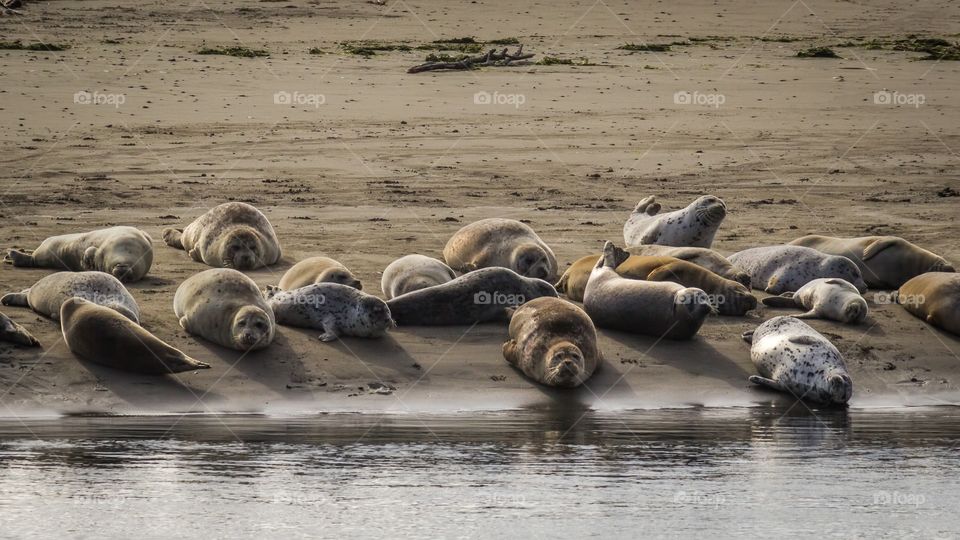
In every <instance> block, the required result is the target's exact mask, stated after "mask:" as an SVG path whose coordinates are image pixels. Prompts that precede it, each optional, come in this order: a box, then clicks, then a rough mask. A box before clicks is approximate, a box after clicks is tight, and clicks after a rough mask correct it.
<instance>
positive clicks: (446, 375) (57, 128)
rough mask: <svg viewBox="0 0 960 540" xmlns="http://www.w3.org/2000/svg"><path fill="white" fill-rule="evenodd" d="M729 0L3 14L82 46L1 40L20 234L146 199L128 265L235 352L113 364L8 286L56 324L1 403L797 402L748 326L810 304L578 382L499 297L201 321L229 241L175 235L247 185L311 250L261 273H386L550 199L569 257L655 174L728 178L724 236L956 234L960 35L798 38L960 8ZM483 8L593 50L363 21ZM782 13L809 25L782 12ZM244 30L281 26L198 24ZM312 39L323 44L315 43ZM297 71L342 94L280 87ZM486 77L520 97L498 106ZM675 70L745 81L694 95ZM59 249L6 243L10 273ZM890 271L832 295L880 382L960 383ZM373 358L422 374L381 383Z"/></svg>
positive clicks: (957, 253) (37, 235)
mask: <svg viewBox="0 0 960 540" xmlns="http://www.w3.org/2000/svg"><path fill="white" fill-rule="evenodd" d="M570 4H573V3H570ZM727 4H731V3H727V2H721V3H713V2H705V1H704V2H688V1H680V2H672V1H671V2H656V3H654V2H650V3H644V4H641V3H633V2H604V1H599V2H596V3H594V2H590V1H588V2H582V3H576V4H575V5H568V3H565V2H559V3H556V2H545V1H544V2H515V1H510V2H508V1H505V0H478V1H477V2H459V1H458V2H440V1H436V2H428V1H422V0H408V1H405V0H388V1H387V5H386V6H377V5H374V4H371V3H365V2H360V1H354V2H348V1H310V2H307V1H303V0H290V1H281V2H273V1H270V2H267V1H261V2H256V1H242V2H239V1H237V2H222V3H221V2H217V3H214V2H210V3H204V2H191V1H187V0H183V1H178V0H172V1H164V2H137V3H130V4H129V6H123V5H119V6H118V3H117V2H105V1H98V0H94V1H86V2H67V1H48V2H28V3H27V5H26V7H25V8H23V15H22V16H7V17H2V18H0V28H2V33H3V36H4V39H5V40H12V39H21V40H22V41H23V42H24V43H34V42H37V41H40V40H42V41H45V42H52V43H65V44H69V45H70V46H71V47H70V49H68V50H66V51H62V52H35V51H22V50H4V51H0V74H2V75H0V76H2V81H3V84H2V88H0V118H2V120H3V121H2V122H0V137H2V142H3V148H4V149H5V153H4V156H3V157H2V158H0V160H2V163H3V167H2V169H0V203H2V206H0V217H2V220H0V221H2V223H0V232H2V238H4V243H5V245H8V246H10V247H28V248H32V247H35V246H36V245H37V244H38V243H39V242H40V241H41V240H42V239H44V238H45V237H47V236H49V235H54V234H63V233H68V232H76V231H82V230H89V229H93V228H97V227H103V226H107V225H111V224H129V225H136V226H139V227H141V228H143V229H144V230H146V231H148V232H149V233H150V234H151V235H152V236H153V238H154V241H155V245H156V256H155V263H154V266H153V269H152V271H151V273H150V275H149V276H148V278H147V279H145V280H144V281H142V282H140V283H137V284H135V285H133V286H132V287H131V290H132V292H133V294H134V296H135V297H136V298H137V300H138V302H139V303H140V306H141V309H142V311H143V322H144V326H145V327H146V328H147V329H149V330H150V331H152V332H154V333H155V334H156V335H157V336H159V337H160V338H162V339H164V340H166V341H168V342H170V343H172V344H174V345H176V346H178V347H180V348H182V349H183V350H184V351H186V352H187V353H188V354H190V355H192V356H195V357H197V358H200V359H203V360H206V361H208V362H210V363H211V364H212V365H213V368H212V369H210V370H206V371H202V372H198V373H184V374H180V375H179V376H169V377H161V378H157V377H146V376H133V375H128V374H124V373H119V372H116V371H113V370H110V369H108V368H101V367H99V366H96V365H92V364H89V363H86V362H81V361H78V360H76V359H75V358H74V357H73V356H72V355H71V354H70V353H69V351H68V350H67V349H66V347H65V345H64V343H63V341H62V339H61V337H60V334H59V327H58V325H57V324H56V323H54V322H52V321H49V320H45V319H41V318H39V317H37V316H36V315H34V314H33V313H32V312H30V311H27V310H24V309H14V308H4V310H3V311H4V313H7V314H8V315H10V316H11V317H12V318H14V319H15V320H16V321H17V322H19V323H21V324H23V325H24V326H26V327H27V328H28V329H30V330H31V331H32V332H33V333H34V334H35V335H36V336H37V337H38V338H39V339H40V340H41V341H42V343H43V345H44V346H43V349H42V350H29V349H22V348H16V347H12V346H8V345H0V403H2V405H3V408H0V415H9V414H18V415H23V414H27V413H36V414H42V413H49V412H116V413H159V412H187V411H193V412H209V411H263V412H289V413H309V412H315V411H328V410H367V411H391V412H403V411H419V410H448V411H449V410H462V409H480V408H504V407H515V406H527V405H529V406H537V405H544V404H549V403H551V402H556V401H568V402H582V403H584V404H587V405H590V406H593V407H597V408H624V407H675V406H697V405H702V406H740V405H751V404H757V403H760V404H765V403H770V402H778V403H785V404H787V405H790V404H791V403H792V400H790V399H787V398H786V397H785V396H781V395H778V394H774V393H770V392H766V391H763V390H759V389H756V388H753V387H751V385H750V384H749V383H748V382H747V376H748V375H749V374H751V373H753V367H752V365H751V363H750V360H749V352H748V346H747V345H746V344H745V343H743V342H742V341H741V340H740V337H739V336H740V334H741V333H742V332H743V331H745V330H747V329H751V328H753V327H755V326H756V325H757V324H758V323H759V322H761V321H762V320H763V319H764V318H767V317H769V316H771V315H774V314H784V313H788V311H787V310H770V309H760V310H758V311H757V312H756V313H755V314H751V315H750V316H748V317H743V318H738V317H713V318H711V319H710V320H709V321H708V322H707V323H706V324H705V325H704V327H703V329H702V330H701V331H700V334H699V336H698V337H697V338H696V339H694V340H693V341H689V342H665V341H661V342H656V340H654V339H651V338H646V337H642V336H633V335H627V334H620V333H616V332H602V339H601V346H602V349H603V353H604V355H605V356H606V363H605V365H604V366H603V368H602V370H601V371H600V372H599V373H598V374H597V375H596V377H595V378H594V379H592V380H591V381H590V382H589V383H588V385H587V387H586V388H582V389H580V390H577V391H573V392H554V391H550V390H546V389H543V388H540V387H537V386H536V385H534V384H532V383H531V382H529V381H528V380H526V379H524V378H523V376H522V375H520V374H519V373H518V372H516V371H514V370H513V369H512V368H510V367H509V366H507V364H506V363H505V362H504V360H503V358H502V356H501V354H500V346H501V343H502V342H503V341H504V339H505V336H506V326H505V325H497V324H485V325H480V326H477V327H475V328H457V327H454V328H401V329H398V330H397V331H395V332H393V333H392V334H391V336H390V337H389V338H387V339H384V340H379V341H373V340H360V339H345V340H343V341H341V342H336V343H331V344H327V343H321V342H320V341H318V340H317V339H316V336H317V334H318V332H317V331H303V330H296V329H291V328H282V329H281V330H280V332H279V333H278V337H277V339H276V341H275V342H274V344H273V345H272V346H271V347H270V348H269V349H267V350H266V351H262V352H256V353H251V354H247V355H243V356H240V355H239V354H238V353H236V352H234V351H227V350H224V349H221V348H218V347H216V346H214V345H211V344H208V343H205V342H203V341H201V340H199V339H195V338H193V337H190V336H188V335H187V334H185V333H184V332H183V331H182V330H181V329H180V328H179V327H178V326H177V323H176V320H175V318H174V316H173V310H172V299H173V293H174V291H175V289H176V287H177V285H178V283H179V282H181V281H182V280H183V279H185V278H186V277H187V276H189V275H191V274H193V273H195V272H198V271H201V270H204V269H205V267H204V266H201V265H199V264H197V263H194V262H192V261H191V260H190V259H189V257H188V256H187V255H186V253H184V252H181V251H176V250H174V249H171V248H168V247H166V246H164V245H163V243H162V241H161V240H160V230H161V229H162V228H163V227H165V226H170V225H174V224H185V223H187V222H188V221H189V220H191V219H193V218H194V217H196V216H197V215H199V214H200V213H202V212H203V211H205V209H207V208H210V207H212V206H214V205H216V204H219V203H222V202H225V201H228V200H240V201H247V202H250V203H252V204H255V205H256V206H258V207H259V208H261V209H262V210H263V211H264V212H265V213H266V214H267V215H268V216H269V217H270V218H271V220H272V222H273V224H274V226H275V227H276V229H277V232H278V234H279V236H280V238H281V241H282V243H283V246H284V252H285V255H284V260H283V262H282V264H279V265H277V266H275V267H273V268H270V269H268V270H261V271H257V272H252V273H251V275H252V276H253V277H254V279H256V281H257V282H258V283H259V284H261V285H268V284H273V283H276V282H277V281H278V280H279V277H280V275H282V273H283V272H284V271H285V270H286V269H287V268H289V266H290V265H292V264H293V263H294V262H296V261H297V260H300V259H302V258H304V257H307V256H311V255H327V256H331V257H334V258H336V259H338V260H340V261H342V262H343V263H345V264H346V265H347V266H348V267H350V268H351V269H352V270H353V271H354V272H355V273H356V274H357V275H358V276H359V277H360V278H361V279H362V280H363V282H364V284H365V289H366V290H368V291H370V292H373V293H375V294H379V293H380V291H379V277H380V271H381V270H382V269H383V268H384V267H385V266H386V265H387V264H388V263H389V262H390V261H391V260H393V259H394V258H396V257H399V256H401V255H404V254H407V253H423V254H426V255H433V256H440V253H441V250H442V248H443V245H444V242H445V241H446V239H447V238H448V237H449V235H450V234H452V233H453V232H454V231H455V230H457V229H458V228H459V227H461V226H463V225H464V224H466V223H469V222H470V221H472V220H475V219H478V218H482V217H490V216H503V217H511V218H516V219H523V220H526V221H527V222H528V223H530V224H531V225H532V226H533V227H534V228H535V229H536V230H537V231H538V232H539V233H540V235H541V236H542V237H543V238H544V240H546V241H547V242H548V243H549V244H550V245H551V246H553V248H554V249H555V251H556V253H557V256H558V258H559V260H560V261H561V263H562V265H564V266H565V265H566V264H569V263H570V262H572V261H574V260H576V259H577V258H578V257H580V256H582V255H584V254H587V253H591V252H595V251H596V250H597V249H599V247H600V246H601V244H602V241H603V240H605V239H612V240H614V241H617V242H619V241H621V240H622V232H621V231H622V225H623V222H624V220H625V219H626V217H627V215H628V213H629V211H630V209H631V208H632V207H633V205H634V204H635V203H636V201H637V200H639V199H640V198H642V197H644V196H646V195H649V194H656V195H658V196H659V197H660V198H661V199H662V201H663V202H664V203H665V204H664V206H665V208H668V209H673V208H676V207H679V206H682V205H686V204H687V203H688V202H689V201H690V200H692V199H693V198H694V197H696V196H698V195H701V194H704V193H713V194H716V195H718V196H720V197H722V198H723V199H724V200H725V201H726V203H727V206H728V208H729V209H730V213H729V215H728V217H727V219H726V221H725V222H724V224H723V226H722V228H721V230H720V232H719V234H718V235H717V241H716V243H715V245H714V247H715V248H717V249H719V250H720V251H722V252H724V253H727V254H729V253H731V252H734V251H737V250H739V249H743V248H746V247H750V246H757V245H765V244H773V243H781V242H786V241H789V240H792V239H794V238H796V237H798V236H801V235H803V234H807V233H824V234H835V235H844V236H854V235H864V234H895V235H900V236H903V237H906V238H908V239H910V240H912V241H914V242H917V243H919V244H921V245H923V246H925V247H927V248H929V249H932V250H934V251H937V252H938V253H940V254H942V255H944V256H945V257H947V258H948V259H949V260H952V261H953V262H954V263H956V262H958V261H960V243H958V242H957V238H958V237H960V223H958V219H957V217H958V215H960V213H958V211H957V210H958V201H960V199H958V198H955V197H941V196H938V194H937V192H938V191H941V190H943V189H944V188H946V187H951V188H953V189H958V190H960V183H958V180H957V174H956V168H957V165H958V162H960V157H958V154H957V151H956V149H960V134H958V133H957V118H958V102H957V97H956V89H957V87H958V83H960V76H958V75H960V63H958V62H950V61H942V62H933V61H917V60H915V59H916V58H918V57H920V56H922V55H920V54H918V53H912V52H897V51H890V50H869V49H867V48H864V47H835V50H836V51H837V52H838V53H839V55H840V56H842V57H843V58H842V59H802V58H796V57H794V54H795V53H796V52H797V51H799V50H801V49H805V48H807V47H810V46H813V45H831V46H835V45H837V44H839V43H842V42H847V41H849V40H850V39H852V38H855V37H867V38H899V37H903V36H905V35H907V34H910V33H924V34H925V35H931V36H939V37H951V34H950V33H951V32H955V31H956V30H957V28H958V22H960V7H958V6H957V5H956V3H953V2H951V1H949V0H940V1H929V2H918V3H914V4H911V5H909V6H903V5H902V3H901V2H896V1H891V0H885V1H880V2H870V3H869V4H860V3H854V2H846V1H832V0H831V1H808V2H759V1H758V2H737V3H736V4H737V5H736V6H733V5H730V6H728V5H727ZM462 36H474V37H476V38H479V39H486V40H489V39H495V38H504V37H518V38H519V39H520V40H521V41H522V42H523V43H524V44H525V50H527V51H529V52H534V53H537V55H538V56H537V58H541V57H543V56H544V55H552V56H559V57H563V58H580V57H585V58H587V59H588V60H589V62H590V63H592V64H595V65H589V66H571V65H553V66H540V65H525V66H515V67H510V68H498V69H487V70H481V71H474V72H462V73H426V74H418V75H408V74H406V73H405V70H406V68H407V67H409V66H412V65H414V64H416V63H419V62H420V61H422V60H423V57H424V55H425V54H426V53H425V52H424V51H407V52H404V51H394V52H383V53H378V54H376V55H375V56H373V57H370V58H364V57H362V56H357V55H349V54H343V53H342V51H340V50H339V48H338V45H337V44H338V42H340V41H342V40H352V39H361V38H363V39H376V40H380V41H387V42H404V43H408V44H411V45H417V44H421V43H424V42H428V41H431V40H435V39H440V38H457V37H462ZM706 36H722V37H723V38H724V39H710V40H707V41H701V42H697V43H694V44H692V45H688V46H683V45H677V46H673V47H672V50H670V51H667V52H658V53H652V52H636V53H632V54H631V53H630V52H627V51H623V50H618V49H617V47H618V46H620V45H622V44H624V43H627V42H632V43H670V42H673V41H681V40H685V39H686V38H691V37H694V38H698V37H706ZM779 36H790V37H792V38H800V41H765V40H760V39H757V38H760V37H766V38H770V37H779ZM952 39H956V35H955V34H954V35H953V36H952ZM231 44H236V45H240V44H242V45H245V46H247V47H251V48H254V49H266V50H268V51H269V52H270V56H269V57H267V58H235V57H230V56H203V55H198V54H196V52H197V51H198V50H199V49H200V48H201V47H202V46H204V45H207V46H214V45H231ZM313 47H318V48H320V49H322V50H324V51H326V52H327V54H309V53H308V50H309V49H311V48H313ZM884 89H887V90H889V91H891V92H893V91H896V92H899V94H898V95H900V96H910V95H915V94H922V96H923V101H924V103H923V104H922V105H920V106H918V107H914V106H909V105H904V106H891V105H883V104H877V103H875V102H874V95H875V93H876V92H878V91H882V90H884ZM77 92H89V93H90V94H93V95H94V96H95V97H93V99H105V100H109V99H110V97H109V96H114V100H116V96H117V95H118V94H122V95H123V103H122V104H120V105H119V106H113V105H112V104H100V105H97V104H82V103H75V101H74V95H75V93H77ZM277 92H289V93H290V94H293V93H295V92H297V93H299V94H298V95H309V94H317V95H322V96H323V100H324V103H323V104H322V105H319V106H312V105H310V104H309V103H303V104H299V105H292V106H291V105H281V104H275V103H274V94H275V93H277ZM477 92H487V93H490V94H491V95H492V94H493V93H494V92H496V93H498V95H506V96H507V98H503V99H508V98H509V97H510V96H511V95H512V96H516V95H522V96H523V98H522V99H523V103H522V104H521V105H519V106H512V105H508V104H504V105H478V104H475V103H474V94H475V93H477ZM676 92H689V93H691V94H693V93H694V92H696V96H698V97H699V96H704V97H703V98H702V99H711V96H713V97H716V96H718V95H722V96H723V103H722V104H721V105H720V106H718V107H713V106H710V105H708V104H703V105H698V104H682V103H676V102H675V100H674V94H675V93H676ZM318 99H319V98H318ZM695 99H697V98H695ZM903 99H907V98H906V97H904V98H903ZM46 273H47V271H46V270H29V269H26V270H25V269H13V268H11V267H9V266H4V267H3V268H2V269H0V289H2V290H19V289H22V288H25V287H28V286H29V285H31V284H32V283H33V282H34V281H35V280H37V279H38V278H40V277H42V276H43V275H45V274H46ZM868 299H869V300H870V303H871V308H872V310H873V311H872V314H871V316H870V317H869V320H868V321H867V322H866V323H865V324H864V325H862V326H843V325H840V324H837V323H833V322H829V321H813V322H812V324H813V326H814V327H815V328H817V329H818V330H820V331H821V332H823V333H824V334H826V335H827V336H829V337H830V338H831V339H832V340H833V341H834V343H835V344H836V345H837V346H838V347H839V349H840V350H841V352H843V353H844V355H845V356H846V359H847V362H848V364H849V367H850V369H851V372H852V375H853V378H854V382H855V395H854V399H853V402H852V405H853V406H855V407H874V406H901V405H930V404H947V403H950V404H954V403H956V402H957V401H958V398H960V387H958V385H960V358H958V356H957V353H958V352H960V338H958V337H956V336H951V335H949V334H946V333H943V332H940V331H938V330H936V329H933V328H931V327H929V326H927V325H925V324H924V323H923V322H921V321H920V320H918V319H915V318H913V317H912V316H910V315H909V314H907V313H906V312H905V311H904V310H902V309H901V308H900V307H899V306H889V305H876V304H875V302H873V296H872V295H871V294H868ZM369 383H385V384H388V385H390V386H392V387H395V388H396V390H395V391H393V392H392V393H390V394H389V395H381V394H376V393H371V392H370V391H369V386H368V385H369ZM797 407H802V405H797Z"/></svg>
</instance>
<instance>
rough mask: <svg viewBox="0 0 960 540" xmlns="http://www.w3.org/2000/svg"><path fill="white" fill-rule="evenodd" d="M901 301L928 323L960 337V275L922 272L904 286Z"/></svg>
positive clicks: (899, 298) (898, 296)
mask: <svg viewBox="0 0 960 540" xmlns="http://www.w3.org/2000/svg"><path fill="white" fill-rule="evenodd" d="M897 302H898V303H899V304H900V305H902V306H903V307H904V309H906V310H907V311H908V312H910V313H911V314H913V315H915V316H917V317H920V318H921V319H923V320H924V321H926V322H927V323H928V324H932V325H933V326H936V327H937V328H940V329H942V330H946V331H947V332H950V333H951V334H954V335H957V336H960V274H957V273H955V272H927V273H925V274H920V275H919V276H917V277H915V278H913V279H911V280H910V281H907V282H906V283H904V284H903V286H901V287H900V290H899V291H898V292H897Z"/></svg>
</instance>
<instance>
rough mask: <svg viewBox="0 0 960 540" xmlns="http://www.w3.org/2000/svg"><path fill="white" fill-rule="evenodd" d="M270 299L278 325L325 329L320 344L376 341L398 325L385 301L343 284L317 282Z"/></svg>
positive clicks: (276, 292)
mask: <svg viewBox="0 0 960 540" xmlns="http://www.w3.org/2000/svg"><path fill="white" fill-rule="evenodd" d="M267 296H268V298H269V300H268V302H267V303H268V304H269V305H270V308H271V309H273V314H274V317H276V320H277V323H278V324H283V325H287V326H297V327H300V328H315V329H318V330H323V334H321V335H320V341H333V340H335V339H337V338H338V337H340V336H353V337H365V338H377V337H382V336H383V335H384V334H386V333H387V330H388V329H389V328H392V327H394V326H396V325H395V324H394V322H393V319H392V318H391V317H390V308H388V307H387V303H386V302H384V301H383V300H381V299H379V298H377V297H376V296H373V295H371V294H367V293H365V292H362V291H360V290H357V289H355V288H353V287H349V286H347V285H341V284H340V283H314V284H313V285H307V286H306V287H300V288H298V289H293V290H292V291H282V292H281V291H273V292H270V293H268V294H267Z"/></svg>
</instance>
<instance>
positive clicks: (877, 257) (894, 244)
mask: <svg viewBox="0 0 960 540" xmlns="http://www.w3.org/2000/svg"><path fill="white" fill-rule="evenodd" d="M790 245H794V246H805V247H810V248H813V249H816V250H817V251H820V252H823V253H827V254H829V255H839V256H841V257H846V258H848V259H850V260H851V261H853V263H854V264H856V265H857V267H858V268H859V269H860V273H861V274H863V279H864V281H865V282H866V283H867V285H868V286H869V287H870V288H875V289H896V288H898V287H900V286H901V285H903V284H904V283H906V282H907V281H908V280H910V279H911V278H914V277H916V276H919V275H920V274H923V273H925V272H956V269H955V268H954V267H953V265H951V264H950V263H948V262H947V261H946V260H945V259H944V258H943V257H941V256H939V255H937V254H936V253H933V252H931V251H927V250H925V249H923V248H922V247H920V246H918V245H916V244H912V243H910V242H908V241H906V240H904V239H903V238H900V237H897V236H861V237H859V238H838V237H834V236H820V235H816V234H811V235H808V236H803V237H801V238H797V239H796V240H794V241H792V242H790Z"/></svg>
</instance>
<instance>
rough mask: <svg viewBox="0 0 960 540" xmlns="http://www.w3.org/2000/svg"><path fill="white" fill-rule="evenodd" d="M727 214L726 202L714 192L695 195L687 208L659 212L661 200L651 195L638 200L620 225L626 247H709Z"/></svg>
mask: <svg viewBox="0 0 960 540" xmlns="http://www.w3.org/2000/svg"><path fill="white" fill-rule="evenodd" d="M726 216H727V205H726V204H724V203H723V201H722V200H720V198H719V197H716V196H714V195H704V196H703V197H699V198H697V200H695V201H693V202H692V203H690V204H689V205H687V207H686V208H682V209H680V210H674V211H673V212H666V213H663V214H661V213H660V203H658V202H657V199H656V197H655V196H653V195H651V196H649V197H647V198H645V199H643V200H641V201H640V202H639V203H637V206H636V208H634V209H633V212H632V213H631V214H630V217H629V218H627V222H626V223H625V224H624V226H623V241H624V242H625V243H626V245H627V246H639V245H641V244H660V245H663V246H692V247H702V248H708V247H710V245H711V244H713V237H714V236H715V235H716V234H717V229H718V228H719V227H720V224H721V223H722V222H723V218H725V217H726Z"/></svg>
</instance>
